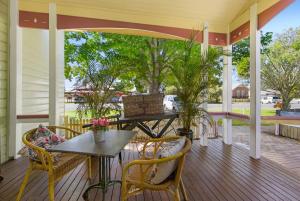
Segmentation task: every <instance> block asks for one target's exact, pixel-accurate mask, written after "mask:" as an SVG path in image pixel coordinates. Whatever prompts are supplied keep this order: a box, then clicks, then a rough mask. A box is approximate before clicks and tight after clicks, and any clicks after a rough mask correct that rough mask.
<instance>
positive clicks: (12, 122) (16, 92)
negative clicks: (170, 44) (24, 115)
mask: <svg viewBox="0 0 300 201" xmlns="http://www.w3.org/2000/svg"><path fill="white" fill-rule="evenodd" d="M9 2H10V3H9V7H10V19H9V20H10V23H9V24H10V30H9V38H10V40H9V153H8V154H9V157H14V158H16V156H17V151H18V150H19V149H20V146H21V142H22V140H21V138H22V136H21V126H20V125H17V115H18V114H21V112H22V32H21V31H22V30H21V28H20V27H19V1H18V0H11V1H9Z"/></svg>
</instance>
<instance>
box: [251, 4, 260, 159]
mask: <svg viewBox="0 0 300 201" xmlns="http://www.w3.org/2000/svg"><path fill="white" fill-rule="evenodd" d="M257 14H258V8H257V3H255V4H253V5H252V6H251V8H250V156H251V157H252V158H255V159H258V158H260V138H261V118H260V89H261V87H260V32H259V30H258V16H257Z"/></svg>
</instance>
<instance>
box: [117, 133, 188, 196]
mask: <svg viewBox="0 0 300 201" xmlns="http://www.w3.org/2000/svg"><path fill="white" fill-rule="evenodd" d="M178 138H179V137H166V138H161V139H151V140H149V141H147V142H146V143H145V144H144V146H143V150H142V153H141V154H142V155H141V159H140V160H134V161H132V162H130V163H128V164H127V165H126V166H124V168H123V173H122V196H121V200H122V201H126V200H127V199H128V198H129V197H130V196H133V195H136V194H139V193H141V192H142V191H143V190H146V189H148V190H153V191H166V192H170V193H171V194H172V195H173V196H174V200H175V201H179V200H180V193H179V190H181V192H182V195H183V197H184V200H188V198H187V194H186V190H185V187H184V184H183V182H182V179H181V174H182V170H183V166H184V160H185V155H186V153H187V152H188V151H189V150H190V149H191V141H190V140H189V139H186V142H185V146H184V147H183V149H182V150H181V151H180V152H178V153H177V154H175V155H173V156H170V157H167V158H162V159H154V157H155V156H156V153H157V151H158V150H159V148H160V147H161V145H162V144H163V143H164V142H168V141H174V140H176V139H178ZM149 144H153V145H154V147H153V148H152V149H153V150H151V151H152V153H151V156H149V155H146V150H147V147H148V145H149ZM173 160H177V162H178V163H177V169H176V170H175V173H174V177H172V178H170V179H167V180H166V181H164V182H163V183H161V184H151V183H149V182H147V179H146V175H147V173H148V172H149V170H150V169H151V168H152V167H154V165H157V164H160V163H165V162H169V161H173ZM130 170H131V171H130Z"/></svg>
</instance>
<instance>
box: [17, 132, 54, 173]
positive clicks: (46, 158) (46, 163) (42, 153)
mask: <svg viewBox="0 0 300 201" xmlns="http://www.w3.org/2000/svg"><path fill="white" fill-rule="evenodd" d="M22 141H23V143H24V144H25V146H27V147H28V148H30V149H32V150H33V151H34V152H35V153H36V154H37V157H38V159H39V160H40V162H41V163H42V166H43V168H45V169H49V167H52V165H53V162H52V156H51V154H50V153H49V152H48V151H46V150H45V149H44V148H41V147H39V146H36V145H34V144H32V143H31V142H30V141H28V140H27V139H26V135H23V137H22Z"/></svg>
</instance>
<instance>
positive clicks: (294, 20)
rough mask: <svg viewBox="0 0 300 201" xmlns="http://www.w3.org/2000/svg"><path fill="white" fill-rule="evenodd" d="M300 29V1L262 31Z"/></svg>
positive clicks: (276, 31) (69, 84)
mask: <svg viewBox="0 0 300 201" xmlns="http://www.w3.org/2000/svg"><path fill="white" fill-rule="evenodd" d="M291 27H293V28H295V27H300V0H295V2H294V3H292V4H291V5H290V6H289V7H287V8H286V9H285V10H283V11H282V12H280V13H279V14H278V15H277V16H275V17H274V18H273V19H272V20H271V21H270V22H269V23H268V24H266V25H265V26H264V27H263V29H262V31H263V32H273V33H274V35H275V37H276V34H280V33H282V32H283V31H284V30H287V29H289V28H291ZM238 83H239V81H238V79H237V76H236V74H235V73H234V74H233V86H235V85H237V84H238ZM72 85H73V82H69V81H66V82H65V87H66V90H69V89H71V88H72Z"/></svg>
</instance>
